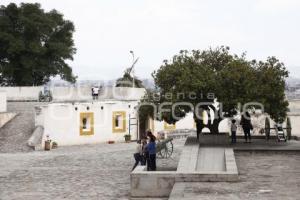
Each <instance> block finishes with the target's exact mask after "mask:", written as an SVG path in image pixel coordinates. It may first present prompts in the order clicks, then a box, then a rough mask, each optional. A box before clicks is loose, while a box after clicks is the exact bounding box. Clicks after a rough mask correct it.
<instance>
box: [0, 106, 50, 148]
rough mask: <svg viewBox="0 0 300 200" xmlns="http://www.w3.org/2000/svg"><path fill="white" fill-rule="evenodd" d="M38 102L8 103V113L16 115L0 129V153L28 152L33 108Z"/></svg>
mask: <svg viewBox="0 0 300 200" xmlns="http://www.w3.org/2000/svg"><path fill="white" fill-rule="evenodd" d="M40 104H45V103H39V102H9V103H8V104H7V106H8V112H13V113H17V114H18V115H17V116H16V117H15V118H14V119H12V120H11V121H10V122H8V123H7V124H5V125H4V127H2V128H1V129H0V153H12V152H28V151H32V149H31V148H30V147H29V146H28V145H27V140H28V139H29V138H30V136H31V134H32V132H33V130H34V106H35V105H40Z"/></svg>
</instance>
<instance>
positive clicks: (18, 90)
mask: <svg viewBox="0 0 300 200" xmlns="http://www.w3.org/2000/svg"><path fill="white" fill-rule="evenodd" d="M0 90H1V91H4V92H6V95H7V100H8V101H38V100H39V93H40V92H41V91H43V90H44V87H43V86H39V87H1V88H0ZM49 90H50V91H51V93H52V97H53V101H89V100H92V94H91V93H92V91H91V87H87V86H82V87H50V88H49ZM144 94H145V89H144V88H130V87H103V88H102V89H101V90H100V94H99V99H102V100H103V99H117V100H140V99H141V98H142V97H143V96H144Z"/></svg>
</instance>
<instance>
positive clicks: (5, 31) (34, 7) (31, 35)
mask: <svg viewBox="0 0 300 200" xmlns="http://www.w3.org/2000/svg"><path fill="white" fill-rule="evenodd" d="M74 31H75V29H74V25H73V23H72V22H71V21H68V20H65V19H64V18H63V15H62V14H61V13H59V12H58V11H56V10H51V11H50V12H45V11H44V10H43V9H42V8H41V6H40V4H37V3H35V4H30V3H22V4H20V6H19V7H18V6H17V5H16V4H14V3H11V4H9V5H7V6H3V5H2V6H1V7H0V81H1V84H2V85H11V86H31V85H42V84H44V83H46V82H48V81H49V80H50V78H51V77H53V76H56V75H60V77H61V78H62V79H64V80H67V81H70V82H75V80H76V77H74V75H73V74H72V69H71V67H70V66H69V65H68V63H66V60H68V59H69V60H72V59H73V55H74V53H75V51H76V49H75V47H74V41H73V33H74Z"/></svg>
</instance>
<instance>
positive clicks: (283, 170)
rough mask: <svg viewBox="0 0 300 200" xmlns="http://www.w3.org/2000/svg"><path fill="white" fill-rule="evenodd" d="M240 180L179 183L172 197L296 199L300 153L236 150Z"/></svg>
mask: <svg viewBox="0 0 300 200" xmlns="http://www.w3.org/2000/svg"><path fill="white" fill-rule="evenodd" d="M236 161H237V165H238V170H239V175H240V176H239V178H240V181H239V182H235V183H234V182H231V183H229V182H198V183H196V182H190V183H176V184H175V186H174V188H173V191H172V194H171V197H170V199H171V200H195V199H203V200H211V199H213V200H260V199H263V200H282V199H284V200H296V199H299V194H300V193H299V191H300V153H298V152H287V151H286V152H281V153H280V152H277V153H265V152H258V153H253V152H252V153H249V152H238V153H236Z"/></svg>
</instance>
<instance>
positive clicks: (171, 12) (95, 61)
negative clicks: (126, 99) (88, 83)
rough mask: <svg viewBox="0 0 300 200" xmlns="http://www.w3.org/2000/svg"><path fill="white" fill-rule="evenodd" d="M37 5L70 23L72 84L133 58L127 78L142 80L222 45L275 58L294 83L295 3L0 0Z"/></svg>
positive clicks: (299, 68) (114, 72)
mask: <svg viewBox="0 0 300 200" xmlns="http://www.w3.org/2000/svg"><path fill="white" fill-rule="evenodd" d="M10 2H14V3H17V4H19V3H20V2H39V3H40V4H41V5H42V8H44V9H45V10H47V11H49V10H51V9H56V10H58V11H60V12H62V13H63V14H64V15H65V18H66V19H68V20H71V21H73V22H74V24H75V28H76V32H75V35H74V40H75V45H76V48H77V53H76V55H75V56H74V61H72V62H70V64H71V66H72V68H73V69H74V73H75V74H76V75H78V76H79V79H102V80H103V79H104V80H108V79H114V78H118V77H120V76H121V75H122V73H123V71H124V69H125V68H126V67H128V66H130V63H131V60H132V57H131V55H130V54H129V51H130V50H133V51H134V52H135V55H136V56H138V57H140V59H139V61H138V63H137V64H136V70H135V74H136V75H137V76H139V77H140V78H150V77H151V73H152V72H153V70H155V69H157V68H158V67H159V66H160V65H161V64H162V61H163V60H164V59H170V58H172V56H173V55H174V54H176V53H178V52H179V51H180V50H181V49H187V50H191V49H206V48H209V47H216V46H220V45H225V46H230V47H231V51H232V52H233V53H237V54H241V53H242V52H244V51H246V52H247V57H248V58H249V59H263V60H265V59H266V58H267V56H276V57H278V58H279V59H280V60H281V61H282V62H284V63H285V64H286V66H287V68H288V70H289V71H290V76H293V77H299V78H300V55H299V53H300V26H299V23H300V1H298V0H226V1H222V0H219V1H217V0H169V1H167V0H109V1H108V0H88V1H87V0H85V1H83V0H78V1H75V0H39V1H38V0H37V1H26V0H23V1H19V0H14V1H13V0H11V1H7V0H1V2H0V4H2V5H3V4H4V5H7V4H8V3H10Z"/></svg>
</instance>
